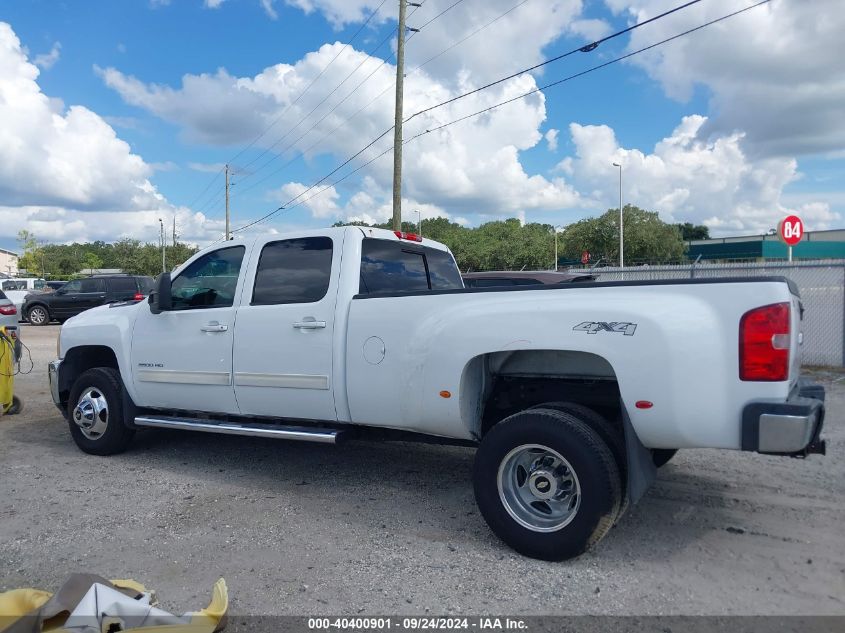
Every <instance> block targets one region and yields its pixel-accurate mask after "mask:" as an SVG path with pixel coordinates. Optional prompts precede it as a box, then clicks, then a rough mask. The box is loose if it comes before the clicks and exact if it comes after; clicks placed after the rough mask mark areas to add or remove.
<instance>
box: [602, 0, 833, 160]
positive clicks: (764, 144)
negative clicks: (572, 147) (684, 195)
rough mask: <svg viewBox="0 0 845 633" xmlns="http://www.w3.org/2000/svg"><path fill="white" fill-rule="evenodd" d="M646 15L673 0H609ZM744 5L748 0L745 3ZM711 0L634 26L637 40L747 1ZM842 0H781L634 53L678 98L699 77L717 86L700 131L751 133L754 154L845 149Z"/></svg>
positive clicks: (748, 141)
mask: <svg viewBox="0 0 845 633" xmlns="http://www.w3.org/2000/svg"><path fill="white" fill-rule="evenodd" d="M605 1H606V3H607V4H608V5H609V6H610V7H611V8H612V9H613V10H615V11H617V12H622V13H625V14H627V15H630V16H631V17H632V18H633V19H636V20H639V21H642V20H643V19H646V18H648V17H652V16H654V15H656V14H657V13H659V12H661V11H664V10H666V8H667V4H666V2H665V0H634V1H632V0H605ZM741 6H745V4H742V5H741ZM741 6H739V5H738V3H737V2H735V1H734V0H708V2H702V3H700V4H697V5H695V6H692V7H689V8H687V9H685V10H683V11H681V12H678V13H676V14H674V15H672V16H670V17H668V18H666V19H663V20H659V21H657V22H655V23H653V24H651V25H649V26H647V27H645V28H643V29H638V30H637V31H635V32H634V33H633V35H632V37H631V41H630V48H631V49H637V48H640V47H642V46H644V45H647V44H650V43H652V42H655V41H659V40H661V39H664V38H666V37H669V36H671V35H675V34H677V33H679V32H681V31H684V30H686V29H688V28H691V27H694V26H698V25H699V24H702V23H704V22H707V21H708V20H712V19H714V18H717V17H720V16H722V15H725V14H727V13H730V12H732V11H736V10H737V9H738V8H741ZM843 30H845V12H843V11H842V2H841V0H815V1H814V2H789V1H787V0H773V1H772V2H771V3H769V4H767V5H763V6H761V7H757V8H755V9H753V10H751V11H748V12H746V13H744V14H742V15H739V16H736V17H734V18H731V19H729V20H727V21H725V22H722V23H719V24H717V25H714V26H711V27H708V28H707V29H706V30H704V31H701V32H699V33H695V34H692V35H690V36H687V37H684V38H681V39H679V40H676V41H675V42H672V43H671V44H668V45H666V46H663V47H660V48H657V49H654V50H653V51H650V52H648V53H646V54H643V55H640V56H637V57H635V58H633V63H634V64H637V65H639V66H640V67H642V68H644V69H645V70H646V71H647V72H648V74H649V75H650V76H651V77H653V78H654V79H655V80H656V81H658V82H660V84H661V86H662V87H663V89H664V91H665V92H666V94H667V95H668V96H670V97H671V98H673V99H677V100H681V101H685V100H687V99H689V98H690V96H691V95H692V93H693V89H694V87H695V86H696V85H697V84H702V85H704V86H706V87H707V88H708V89H709V90H710V91H711V98H710V109H711V117H710V119H709V120H708V123H707V125H706V126H705V127H704V128H702V130H701V134H702V135H704V136H705V137H706V136H707V135H711V134H716V135H718V134H730V133H732V132H734V131H736V130H742V131H743V132H744V133H745V138H744V140H743V145H744V147H745V148H746V151H748V152H749V153H753V154H755V155H767V156H795V155H801V154H815V153H823V152H828V151H835V150H840V149H842V148H843V147H845V126H843V125H842V120H843V107H842V104H843V103H845V64H843V63H842V50H843V49H842V32H843Z"/></svg>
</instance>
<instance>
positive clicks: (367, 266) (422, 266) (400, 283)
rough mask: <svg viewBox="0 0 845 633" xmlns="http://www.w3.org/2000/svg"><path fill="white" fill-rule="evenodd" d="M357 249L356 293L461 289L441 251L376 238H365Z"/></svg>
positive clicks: (453, 268) (449, 259) (446, 255)
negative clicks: (357, 273)
mask: <svg viewBox="0 0 845 633" xmlns="http://www.w3.org/2000/svg"><path fill="white" fill-rule="evenodd" d="M361 249H362V250H361V280H360V285H359V290H358V291H359V293H360V294H374V293H380V292H418V291H423V290H430V289H436V290H443V289H448V288H463V283H462V281H461V276H460V273H459V272H458V269H457V267H456V266H455V262H454V260H453V259H452V256H451V255H450V254H449V253H447V252H445V251H440V250H436V249H433V248H427V247H425V246H414V245H411V244H405V243H402V242H392V241H389V240H379V239H365V240H364V242H363V244H362V247H361Z"/></svg>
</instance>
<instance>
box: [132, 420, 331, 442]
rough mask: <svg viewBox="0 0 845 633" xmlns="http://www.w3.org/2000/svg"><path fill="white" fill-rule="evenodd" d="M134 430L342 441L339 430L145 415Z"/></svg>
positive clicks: (311, 440) (304, 440)
mask: <svg viewBox="0 0 845 633" xmlns="http://www.w3.org/2000/svg"><path fill="white" fill-rule="evenodd" d="M135 426H144V427H154V428H158V429H178V430H180V431H204V432H205V433H222V434H224V435H248V436H250V437H272V438H275V439H278V440H299V441H302V442H321V443H323V444H338V443H340V442H341V440H342V439H343V435H344V433H343V431H342V430H340V429H326V428H316V427H314V428H310V427H307V426H282V425H277V424H262V423H260V422H243V423H241V422H218V421H216V420H201V419H194V418H174V417H167V416H158V417H152V416H148V415H143V416H138V417H137V418H135Z"/></svg>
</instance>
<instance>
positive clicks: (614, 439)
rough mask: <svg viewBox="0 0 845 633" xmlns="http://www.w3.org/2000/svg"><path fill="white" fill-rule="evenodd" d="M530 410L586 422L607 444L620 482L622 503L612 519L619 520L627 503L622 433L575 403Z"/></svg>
mask: <svg viewBox="0 0 845 633" xmlns="http://www.w3.org/2000/svg"><path fill="white" fill-rule="evenodd" d="M532 409H554V410H555V411H563V412H564V413H570V414H572V415H574V416H575V417H576V418H578V419H580V420H582V421H584V422H586V423H587V424H589V425H590V428H592V429H593V430H594V431H595V432H596V433H598V435H599V437H601V439H602V440H603V441H604V443H605V444H607V447H608V448H609V449H610V452H611V453H613V458H614V459H615V460H616V467H617V469H618V470H619V476H620V479H621V481H622V502H621V503H620V505H619V512H618V513H617V514H616V516H615V517H614V522H616V521H618V520H619V519H621V518H622V517H623V516H624V515H625V513H626V512H627V511H628V507H629V505H630V504H629V502H628V494H627V492H626V490H625V486H626V483H627V481H628V480H627V472H628V471H627V463H628V458H627V453H626V451H625V436H624V435H623V433H622V431H620V430H617V429H616V428H614V427H613V425H612V424H611V423H610V421H608V420H607V418H605V417H604V416H602V415H600V414H598V413H596V412H595V411H593V410H592V409H591V408H590V407H588V406H586V405H583V404H579V403H577V402H544V403H543V404H538V405H537V406H535V407H532Z"/></svg>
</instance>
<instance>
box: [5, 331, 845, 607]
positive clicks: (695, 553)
mask: <svg viewBox="0 0 845 633" xmlns="http://www.w3.org/2000/svg"><path fill="white" fill-rule="evenodd" d="M57 331H58V327H57V326H48V327H42V328H34V327H30V326H26V325H25V326H24V327H23V332H22V337H23V340H24V341H25V342H26V343H27V344H28V345H29V347H30V349H31V350H32V357H33V360H34V370H33V371H32V372H31V373H30V374H28V375H23V376H18V377H17V379H16V392H17V393H18V394H19V395H20V396H21V397H22V398H23V400H24V402H25V405H26V410H25V411H24V412H23V413H22V414H21V415H17V416H8V417H4V418H0V473H2V475H1V476H0V591H3V590H5V589H11V588H15V587H23V586H34V587H40V588H45V589H55V588H56V587H58V586H59V585H60V584H61V582H62V581H63V580H64V579H65V578H66V576H67V575H68V574H69V573H71V572H74V571H89V572H93V573H98V574H101V575H103V576H105V577H108V578H126V577H129V578H134V579H137V580H139V581H141V582H144V583H146V584H147V585H148V586H150V587H153V588H155V589H156V590H157V591H158V592H159V595H160V596H161V597H162V599H163V606H164V607H165V608H170V609H172V610H174V611H179V612H181V611H183V610H187V609H190V608H198V607H200V606H204V605H205V604H206V602H207V598H208V594H209V590H210V587H211V585H212V583H213V582H214V581H215V580H216V579H217V578H218V577H220V576H223V577H225V578H226V580H227V582H228V585H229V590H230V596H231V599H232V604H231V612H233V613H237V614H244V615H245V614H262V615H263V614H295V615H313V614H339V615H356V614H359V613H362V614H390V613H402V614H418V613H420V614H424V613H431V614H445V613H462V614H468V615H469V614H489V613H510V614H638V615H647V614H649V615H656V614H718V615H729V614H766V615H778V614H793V615H794V614H805V615H811V614H835V615H842V614H845V528H843V525H845V503H843V500H845V476H844V475H845V460H843V457H842V453H843V449H845V423H843V422H844V421H843V418H844V417H845V407H843V403H845V375H842V374H837V373H831V372H814V373H815V375H816V378H817V379H818V380H819V381H821V382H823V383H824V384H825V387H826V388H827V390H828V416H827V424H826V433H825V436H826V437H827V439H828V455H827V456H826V457H821V456H813V457H811V458H809V459H807V460H793V459H786V458H776V457H764V456H761V455H751V454H742V453H738V452H730V451H710V450H690V451H682V452H681V453H680V454H679V455H678V456H677V457H676V458H675V460H674V461H672V462H671V463H670V464H669V465H668V466H666V467H665V468H664V469H662V470H661V471H660V473H659V475H658V480H657V482H656V484H655V485H654V486H653V488H652V489H651V490H650V491H649V493H648V494H647V495H646V497H645V498H644V499H643V500H642V501H641V502H640V503H639V504H638V505H637V506H635V507H634V508H632V509H631V510H630V512H629V513H628V514H627V515H626V516H625V517H624V518H623V519H622V521H621V522H620V523H619V524H618V525H617V526H616V527H615V528H614V529H613V530H612V531H611V533H610V534H609V535H608V537H607V538H606V539H605V540H604V541H603V542H602V543H601V544H600V545H599V547H598V548H597V549H596V550H595V551H593V552H590V553H588V554H586V555H584V556H582V557H580V558H579V559H577V560H574V561H570V562H567V563H556V564H554V563H545V562H540V561H535V560H530V559H527V558H523V557H521V556H519V555H517V554H515V553H514V552H512V551H511V550H509V549H508V548H506V547H505V546H504V545H502V544H501V543H500V542H499V541H498V540H497V539H496V538H495V537H493V535H492V534H491V533H490V531H489V530H488V528H487V526H486V525H485V523H484V521H483V520H482V518H481V516H480V515H479V513H478V511H477V510H476V507H475V503H474V500H473V494H472V486H471V482H470V473H471V467H472V459H473V452H472V451H471V450H469V449H464V448H452V447H439V446H424V445H414V444H402V443H392V444H376V443H367V442H350V443H348V444H346V445H344V446H342V447H331V446H324V445H316V444H304V443H295V442H291V443H288V442H280V441H273V440H261V439H254V438H238V437H228V436H214V435H208V434H202V433H185V432H165V431H147V432H143V433H139V434H138V435H137V436H136V438H135V442H134V444H133V445H132V447H131V449H130V450H129V451H128V452H127V453H125V454H123V455H120V456H116V457H108V458H102V457H94V456H90V455H85V454H83V453H82V452H80V451H79V450H78V449H77V448H76V447H75V446H74V444H73V442H72V441H71V439H70V435H69V433H68V430H67V427H66V425H65V423H64V421H63V420H62V418H61V417H60V415H59V413H58V412H57V411H56V409H55V408H54V406H53V404H52V401H51V400H50V396H49V393H48V387H47V376H46V363H47V361H48V360H50V359H52V358H53V357H54V356H55V338H56V334H57ZM24 364H25V365H26V363H24ZM24 369H26V367H24Z"/></svg>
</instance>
